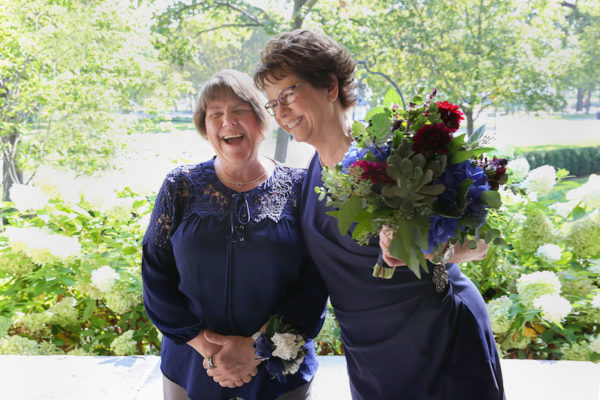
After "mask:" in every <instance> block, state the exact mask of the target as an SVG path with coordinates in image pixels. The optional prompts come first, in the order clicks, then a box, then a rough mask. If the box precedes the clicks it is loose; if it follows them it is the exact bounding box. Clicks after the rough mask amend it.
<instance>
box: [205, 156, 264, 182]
mask: <svg viewBox="0 0 600 400" xmlns="http://www.w3.org/2000/svg"><path fill="white" fill-rule="evenodd" d="M268 161H269V160H266V159H263V158H259V157H257V158H256V159H255V160H253V161H252V162H250V163H245V164H244V165H243V166H239V165H230V164H229V163H227V162H226V161H225V162H224V161H223V160H221V159H220V158H219V157H217V158H216V159H215V172H216V173H217V176H218V177H219V179H221V181H222V182H223V183H224V184H225V186H228V187H230V188H231V189H235V190H249V189H252V188H254V187H256V186H258V185H260V184H261V183H262V182H264V181H265V180H266V179H267V178H268V177H269V176H270V174H271V172H272V171H273V167H274V165H272V163H271V162H268Z"/></svg>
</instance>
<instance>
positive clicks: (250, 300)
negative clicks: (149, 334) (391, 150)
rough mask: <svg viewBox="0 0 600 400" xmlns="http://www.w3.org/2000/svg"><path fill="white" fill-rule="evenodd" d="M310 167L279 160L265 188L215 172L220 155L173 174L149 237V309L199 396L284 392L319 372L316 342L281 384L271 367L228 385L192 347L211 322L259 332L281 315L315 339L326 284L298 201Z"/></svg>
mask: <svg viewBox="0 0 600 400" xmlns="http://www.w3.org/2000/svg"><path fill="white" fill-rule="evenodd" d="M304 175H305V171H304V170H300V169H294V168H288V167H284V166H281V165H279V164H278V165H276V166H275V170H274V172H273V174H272V176H271V177H269V179H267V180H266V181H265V182H263V183H262V184H261V185H259V186H258V187H256V188H254V189H252V190H249V191H246V192H236V191H234V190H231V189H229V188H227V187H226V186H225V185H223V184H222V183H221V182H220V181H219V179H218V178H217V176H216V174H215V169H214V159H213V160H209V161H207V162H204V163H201V164H198V165H195V166H185V167H179V168H177V169H175V170H174V171H172V172H171V173H169V174H168V176H167V177H166V179H165V181H164V183H163V185H162V187H161V189H160V191H159V193H158V195H157V198H156V202H155V206H154V210H153V212H152V216H151V221H150V224H149V227H148V230H147V231H146V234H145V236H144V239H143V256H142V277H143V282H144V304H145V306H146V311H147V313H148V316H149V317H150V318H151V320H152V321H153V323H154V324H155V325H156V327H157V328H158V329H159V330H160V331H161V332H162V334H163V339H162V348H161V370H162V372H163V374H164V375H165V376H166V377H167V378H169V379H170V380H172V381H173V382H175V383H177V384H179V385H180V386H182V387H184V388H185V389H186V390H187V393H188V396H189V397H190V398H192V399H230V398H233V397H239V398H243V399H245V400H249V399H275V398H277V397H279V396H280V395H281V394H282V393H285V392H288V391H290V390H293V389H295V388H297V387H299V386H301V385H303V384H305V383H307V382H308V381H310V380H311V379H312V377H313V376H314V374H315V372H316V369H317V360H316V355H315V350H314V345H313V341H312V339H311V340H309V341H308V346H307V347H308V348H309V353H308V355H307V356H306V358H305V362H304V364H303V365H302V367H301V372H302V373H297V374H294V375H288V376H287V377H288V379H287V382H286V383H285V384H280V383H279V382H278V381H277V380H275V379H272V377H271V376H270V375H269V374H268V373H266V371H265V368H264V363H262V364H261V365H260V366H259V369H258V375H257V376H255V377H254V378H253V379H252V381H251V382H250V383H247V384H245V385H243V386H241V387H240V388H235V389H231V388H222V387H221V386H219V384H217V383H215V382H214V381H213V380H212V378H210V377H209V376H208V375H207V374H206V371H205V369H204V367H203V366H202V361H203V357H202V356H201V355H200V354H199V353H198V352H196V351H195V350H194V349H193V348H192V347H190V346H189V345H187V344H186V342H187V341H189V340H190V339H192V338H194V337H195V336H196V335H197V334H198V333H199V332H200V331H201V330H202V329H204V328H210V329H212V330H213V331H215V332H217V333H219V334H222V335H242V336H251V335H252V334H253V333H254V332H256V331H258V330H259V329H260V327H261V326H262V324H263V323H264V322H265V321H267V319H268V318H269V317H270V316H272V315H274V314H278V315H281V316H282V317H283V318H284V319H285V320H286V321H287V322H289V323H291V324H293V325H295V326H296V327H297V328H298V329H300V330H302V331H303V332H305V333H306V334H307V335H308V336H309V337H311V338H314V336H315V335H316V334H317V333H318V330H319V329H320V327H321V325H322V323H323V318H324V307H325V301H326V297H327V294H326V291H325V288H324V285H323V282H322V280H321V278H320V276H319V274H318V272H317V270H316V268H315V266H314V264H312V262H311V261H310V257H308V255H307V253H306V248H305V246H304V244H303V240H302V235H301V233H300V229H299V220H298V217H299V215H298V207H297V203H298V200H299V197H300V192H301V188H302V181H303V178H304Z"/></svg>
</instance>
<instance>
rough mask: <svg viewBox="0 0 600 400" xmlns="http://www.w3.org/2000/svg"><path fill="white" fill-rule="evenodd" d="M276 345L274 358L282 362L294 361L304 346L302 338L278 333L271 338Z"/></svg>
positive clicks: (291, 334)
mask: <svg viewBox="0 0 600 400" xmlns="http://www.w3.org/2000/svg"><path fill="white" fill-rule="evenodd" d="M271 340H272V341H273V344H274V345H275V350H273V356H275V357H279V358H281V359H282V360H293V359H294V358H296V356H297V355H298V350H299V348H300V347H301V346H302V344H304V343H303V342H304V340H303V339H302V336H298V335H294V334H293V333H276V334H274V335H273V337H272V338H271Z"/></svg>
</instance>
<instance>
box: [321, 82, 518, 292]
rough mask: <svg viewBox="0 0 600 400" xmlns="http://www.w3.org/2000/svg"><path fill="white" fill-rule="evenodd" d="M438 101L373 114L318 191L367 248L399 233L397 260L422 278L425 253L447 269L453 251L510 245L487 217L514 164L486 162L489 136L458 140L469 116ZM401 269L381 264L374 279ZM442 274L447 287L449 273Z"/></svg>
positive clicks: (358, 125)
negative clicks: (448, 250)
mask: <svg viewBox="0 0 600 400" xmlns="http://www.w3.org/2000/svg"><path fill="white" fill-rule="evenodd" d="M420 93H422V90H421V91H420ZM436 95H437V91H436V90H434V91H433V92H431V93H429V94H427V95H426V96H425V98H424V99H423V98H422V97H421V95H417V96H415V97H414V98H413V99H412V101H411V102H410V103H409V106H408V109H407V110H404V109H402V108H400V107H399V106H398V105H396V104H393V103H391V104H389V105H388V106H386V107H377V108H375V109H372V110H371V111H370V112H369V113H368V114H367V117H366V120H367V121H368V123H367V124H366V125H365V124H363V123H362V122H358V121H355V122H354V123H353V125H352V136H353V142H352V144H351V146H350V148H349V150H348V152H347V153H346V155H345V157H344V159H343V160H342V161H341V163H339V164H338V165H336V166H335V168H333V169H329V168H325V169H324V170H323V183H324V186H323V187H317V188H315V190H316V191H317V193H319V194H320V199H321V200H322V199H323V198H326V199H327V204H328V205H332V206H333V207H335V208H336V209H337V210H335V211H331V212H330V215H333V216H335V217H336V218H337V220H338V227H339V230H340V232H341V233H342V234H343V235H344V234H346V233H347V232H348V231H349V230H351V229H352V237H353V238H354V239H355V240H356V241H357V242H358V243H359V244H366V243H368V242H369V241H370V240H371V239H372V238H373V237H374V236H376V235H378V233H379V231H380V230H381V228H382V227H386V228H388V229H391V230H392V231H393V232H394V235H393V238H392V241H391V244H390V248H389V252H390V254H391V255H392V256H393V257H396V258H399V259H401V260H403V261H404V262H405V263H406V264H407V265H408V267H409V268H410V269H411V271H412V272H414V273H415V275H416V276H417V277H419V278H421V269H422V270H424V271H425V272H427V273H429V270H428V265H427V262H426V259H425V255H424V254H433V258H432V262H433V263H434V264H440V265H442V264H443V263H445V262H447V261H448V260H444V259H442V252H443V250H444V248H445V247H446V246H452V245H453V244H454V243H457V242H459V243H460V244H461V245H468V246H469V247H470V248H475V247H476V246H477V240H478V239H485V240H486V242H488V243H489V242H490V241H494V242H495V243H496V244H498V243H501V242H502V239H501V238H500V232H499V231H498V230H497V229H493V228H491V226H490V225H488V224H487V223H486V218H487V215H488V212H489V210H490V209H497V208H499V207H500V205H501V200H500V195H499V193H498V188H499V186H500V185H502V184H504V183H506V180H507V176H506V168H505V165H506V163H507V162H506V160H504V159H498V158H496V157H494V158H492V159H490V158H488V157H486V156H485V155H484V153H486V152H488V151H491V150H493V148H489V147H481V146H479V145H478V143H477V141H478V140H479V139H480V138H481V136H482V134H483V129H479V130H477V131H476V132H474V134H473V135H472V136H471V137H470V138H468V139H467V138H466V137H465V135H464V134H461V135H456V131H457V130H458V128H459V126H460V122H461V121H462V120H463V119H464V117H463V114H462V112H461V111H460V110H459V109H458V106H456V105H453V104H451V103H448V102H446V101H443V102H436V101H434V99H435V97H436ZM388 97H389V96H388V95H386V98H388ZM394 270H395V269H394V268H390V267H386V266H384V265H383V262H381V257H380V261H378V263H377V264H376V265H375V267H374V271H373V275H374V276H376V277H380V278H391V276H392V275H393V273H394ZM435 274H441V275H442V276H441V279H445V280H446V282H447V275H446V271H445V269H444V268H443V266H441V267H440V268H439V269H438V268H437V267H436V270H434V276H435ZM434 281H435V280H434ZM436 286H438V285H437V282H436ZM442 286H445V283H444V284H443V285H442ZM438 290H440V289H439V288H438Z"/></svg>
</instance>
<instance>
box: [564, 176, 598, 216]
mask: <svg viewBox="0 0 600 400" xmlns="http://www.w3.org/2000/svg"><path fill="white" fill-rule="evenodd" d="M599 187H600V175H596V174H592V175H590V177H589V178H588V181H587V182H586V183H584V184H583V185H581V186H579V187H578V188H575V189H573V190H570V191H568V192H567V194H566V196H567V200H569V201H573V202H575V203H579V202H583V204H584V205H585V206H586V207H587V208H589V209H594V208H598V207H600V190H599V189H598V188H599Z"/></svg>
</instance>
